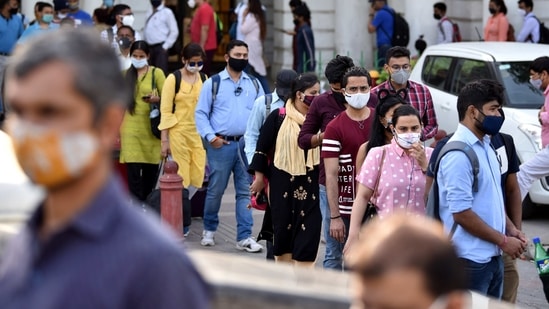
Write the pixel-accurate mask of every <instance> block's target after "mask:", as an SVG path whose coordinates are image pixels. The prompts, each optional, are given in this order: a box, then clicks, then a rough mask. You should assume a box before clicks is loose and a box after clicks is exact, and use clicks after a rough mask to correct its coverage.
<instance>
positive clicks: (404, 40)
mask: <svg viewBox="0 0 549 309" xmlns="http://www.w3.org/2000/svg"><path fill="white" fill-rule="evenodd" d="M384 10H386V11H387V12H389V13H391V16H393V36H392V37H391V45H392V46H403V47H406V46H408V43H410V26H408V22H407V21H406V19H404V17H402V15H400V13H396V12H395V10H393V9H387V8H384ZM381 31H383V32H385V35H387V36H389V34H388V33H387V32H386V31H385V30H384V29H383V28H381Z"/></svg>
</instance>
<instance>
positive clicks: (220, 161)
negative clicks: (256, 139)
mask: <svg viewBox="0 0 549 309" xmlns="http://www.w3.org/2000/svg"><path fill="white" fill-rule="evenodd" d="M204 144H205V147H206V156H207V158H208V166H209V168H210V179H209V180H210V181H209V183H208V192H207V193H206V201H205V203H204V229H205V230H206V231H213V232H214V231H216V230H217V226H218V225H219V216H218V213H219V208H220V207H221V198H222V197H223V193H225V189H227V184H228V182H229V177H230V176H231V172H232V173H233V180H234V187H235V193H236V210H235V215H236V223H237V225H236V240H237V241H240V240H243V239H246V238H248V237H250V236H251V235H252V226H253V223H254V222H253V217H252V211H251V209H248V204H249V203H250V192H249V191H250V189H249V186H250V181H249V180H250V178H249V175H248V173H247V171H246V164H245V163H246V162H242V161H241V160H240V157H241V156H240V155H239V151H241V149H240V148H241V144H240V143H238V142H230V143H229V144H227V145H223V146H222V147H221V148H218V149H216V148H213V147H212V145H210V144H209V143H207V142H205V143H204ZM242 145H243V144H242Z"/></svg>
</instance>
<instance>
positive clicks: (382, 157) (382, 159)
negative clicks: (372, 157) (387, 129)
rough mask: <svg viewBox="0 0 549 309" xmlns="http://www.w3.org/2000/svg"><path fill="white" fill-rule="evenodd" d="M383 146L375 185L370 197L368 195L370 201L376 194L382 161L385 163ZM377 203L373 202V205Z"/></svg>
mask: <svg viewBox="0 0 549 309" xmlns="http://www.w3.org/2000/svg"><path fill="white" fill-rule="evenodd" d="M385 152H386V151H385V146H383V154H382V155H381V161H380V163H379V173H377V180H376V185H375V186H374V192H373V193H372V197H370V201H371V200H372V199H373V198H374V196H376V193H377V188H378V187H379V180H380V179H381V170H382V169H383V163H385ZM375 204H377V203H374V205H375Z"/></svg>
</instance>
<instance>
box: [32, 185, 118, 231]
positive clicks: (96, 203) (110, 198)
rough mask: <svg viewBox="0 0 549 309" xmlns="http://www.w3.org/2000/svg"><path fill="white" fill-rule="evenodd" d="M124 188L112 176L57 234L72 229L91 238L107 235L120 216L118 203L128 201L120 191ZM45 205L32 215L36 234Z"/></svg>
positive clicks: (33, 228) (33, 229)
mask: <svg viewBox="0 0 549 309" xmlns="http://www.w3.org/2000/svg"><path fill="white" fill-rule="evenodd" d="M120 192H123V189H122V188H121V187H120V185H119V183H118V181H117V180H116V179H115V177H112V176H111V178H110V179H109V180H108V181H107V182H106V183H105V185H104V186H103V188H102V189H101V190H100V191H99V192H98V193H97V194H96V196H95V197H94V198H93V199H92V200H91V201H90V202H89V204H88V206H86V207H85V208H84V209H83V210H82V212H81V213H79V214H77V215H76V217H74V218H72V219H71V221H69V222H68V223H67V224H66V226H65V227H64V228H63V229H62V230H60V231H58V232H57V233H56V234H62V233H65V232H67V231H69V230H71V229H73V230H76V231H78V232H79V233H81V234H83V235H85V236H89V237H91V238H100V237H101V236H103V235H106V234H107V232H108V231H109V229H110V227H111V226H112V225H113V222H114V221H115V220H116V219H117V217H118V209H117V205H123V204H125V203H126V201H125V200H124V197H123V195H122V194H121V193H120ZM43 215H44V207H43V205H41V206H40V207H38V208H37V210H36V211H35V212H34V213H33V215H32V216H31V218H30V220H29V223H28V226H29V228H30V230H31V231H33V233H34V234H35V235H37V234H38V229H39V226H40V225H41V223H42V220H43Z"/></svg>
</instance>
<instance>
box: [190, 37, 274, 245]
mask: <svg viewBox="0 0 549 309" xmlns="http://www.w3.org/2000/svg"><path fill="white" fill-rule="evenodd" d="M225 61H226V62H227V67H226V68H225V70H223V71H221V72H220V73H219V74H217V75H214V76H212V77H210V78H209V79H208V80H206V81H205V82H204V85H203V87H202V90H201V92H200V97H199V98H198V105H197V106H196V111H195V118H196V127H197V129H198V133H199V134H200V136H202V138H203V142H204V146H205V148H206V157H207V160H208V165H209V168H210V179H209V183H208V192H207V195H206V201H205V204H204V231H203V233H202V240H201V241H200V244H201V245H202V246H214V245H215V241H214V235H215V232H216V230H217V226H218V224H219V217H218V212H219V208H220V206H221V198H222V197H223V193H224V192H225V189H226V188H227V183H228V181H229V177H230V176H231V173H232V174H233V178H234V183H235V191H236V205H235V208H236V209H235V212H236V221H237V239H236V241H237V243H236V248H237V249H239V250H243V251H247V252H259V251H261V250H262V249H263V247H262V246H261V245H259V244H258V243H257V242H256V241H255V240H254V239H253V238H252V237H251V236H252V225H253V218H252V213H251V209H249V208H248V205H249V204H250V193H249V186H250V179H249V176H248V172H247V170H246V165H247V164H246V163H247V162H244V161H245V160H246V158H245V156H243V155H242V152H243V151H244V149H243V143H240V139H241V138H242V136H243V135H244V133H245V132H246V124H247V122H248V118H249V116H250V110H251V109H252V107H253V105H254V102H255V100H256V99H257V98H258V97H260V96H262V95H264V94H265V93H264V92H263V89H262V88H261V86H260V85H259V82H258V81H257V80H253V79H252V78H251V77H250V76H248V74H246V72H243V71H244V69H245V68H246V66H247V65H248V45H246V43H244V42H242V41H239V40H232V41H230V42H229V44H227V49H226V53H225ZM214 80H216V81H218V82H216V84H218V85H217V86H218V89H217V93H215V97H213V95H214V94H213V93H212V87H213V86H214V85H213V83H214V82H213V81H214Z"/></svg>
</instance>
